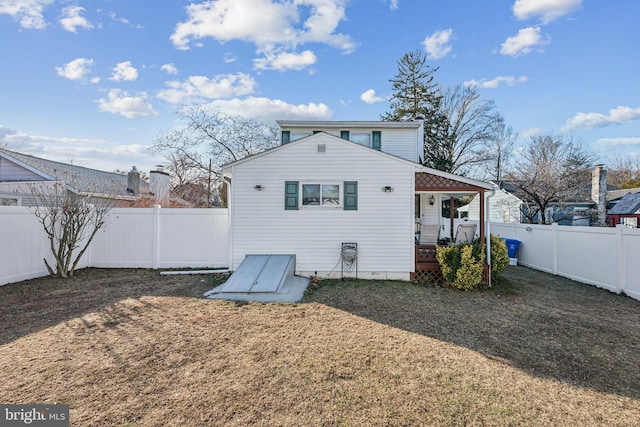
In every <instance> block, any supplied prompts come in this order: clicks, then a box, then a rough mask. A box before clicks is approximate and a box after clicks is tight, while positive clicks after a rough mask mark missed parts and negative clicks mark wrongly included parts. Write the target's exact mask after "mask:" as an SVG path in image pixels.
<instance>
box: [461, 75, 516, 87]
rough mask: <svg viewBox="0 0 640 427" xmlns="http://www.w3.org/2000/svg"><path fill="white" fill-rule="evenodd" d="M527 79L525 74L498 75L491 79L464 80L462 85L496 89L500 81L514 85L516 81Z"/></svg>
mask: <svg viewBox="0 0 640 427" xmlns="http://www.w3.org/2000/svg"><path fill="white" fill-rule="evenodd" d="M527 80H528V79H527V76H520V77H514V76H498V77H496V78H494V79H492V80H486V79H482V80H469V81H466V82H464V85H465V86H467V87H471V86H476V87H480V88H483V89H497V88H498V86H500V84H502V83H505V84H506V85H507V86H515V85H516V84H517V83H524V82H526V81H527Z"/></svg>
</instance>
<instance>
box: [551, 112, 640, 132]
mask: <svg viewBox="0 0 640 427" xmlns="http://www.w3.org/2000/svg"><path fill="white" fill-rule="evenodd" d="M639 119H640V108H631V107H626V106H619V107H616V108H613V109H611V110H609V114H602V113H577V114H576V115H575V116H573V117H572V118H570V119H569V120H567V123H566V124H565V125H564V126H563V127H562V131H563V132H564V131H568V130H572V129H593V128H601V127H605V126H609V125H612V124H623V123H627V122H631V121H634V120H639Z"/></svg>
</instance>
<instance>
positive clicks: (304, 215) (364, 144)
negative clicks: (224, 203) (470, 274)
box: [223, 120, 492, 280]
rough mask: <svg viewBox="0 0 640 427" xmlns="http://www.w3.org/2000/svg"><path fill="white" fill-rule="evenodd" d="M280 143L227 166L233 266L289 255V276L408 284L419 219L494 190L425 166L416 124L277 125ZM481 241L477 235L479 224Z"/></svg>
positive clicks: (435, 217)
mask: <svg viewBox="0 0 640 427" xmlns="http://www.w3.org/2000/svg"><path fill="white" fill-rule="evenodd" d="M277 123H278V125H279V126H280V128H281V138H282V140H281V145H279V146H278V147H276V148H273V149H270V150H267V151H265V152H263V153H260V154H257V155H253V156H250V157H247V158H244V159H242V160H238V161H235V162H233V163H229V164H227V165H225V166H224V167H223V174H224V175H225V177H226V178H227V179H228V180H229V182H230V191H229V209H230V254H229V255H230V256H229V259H230V269H232V270H235V269H236V268H237V267H238V266H239V264H240V263H241V262H242V260H243V259H244V257H245V256H246V255H247V254H294V255H296V274H298V275H302V276H309V275H315V274H317V275H318V277H340V276H341V275H342V276H343V277H344V275H345V272H344V268H345V264H344V263H345V256H344V254H345V252H344V248H345V244H346V245H347V246H346V247H347V248H353V249H355V258H354V257H353V256H352V255H354V251H351V252H349V255H350V256H349V259H348V260H346V261H348V267H349V272H348V273H349V276H350V277H352V276H355V275H356V273H357V276H358V277H359V278H381V279H400V280H410V279H412V278H415V277H416V272H417V271H418V272H419V271H420V270H421V266H420V262H419V260H417V258H416V254H417V253H418V251H417V250H416V221H417V220H419V221H421V222H423V223H433V224H441V223H443V219H442V215H441V200H444V199H445V198H452V197H459V196H461V195H465V194H480V195H481V200H484V198H485V192H487V191H489V192H490V191H491V189H492V186H491V185H490V184H488V183H485V182H480V181H476V180H473V179H469V178H465V177H461V176H456V175H452V174H449V173H445V172H441V171H438V170H434V169H430V168H427V167H424V166H422V164H421V160H422V153H423V144H422V140H423V126H422V122H421V121H411V122H381V121H288V120H281V121H278V122H277ZM478 237H480V238H483V237H484V229H483V228H482V227H480V229H479V232H478Z"/></svg>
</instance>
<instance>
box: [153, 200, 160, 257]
mask: <svg viewBox="0 0 640 427" xmlns="http://www.w3.org/2000/svg"><path fill="white" fill-rule="evenodd" d="M160 208H161V206H160V205H154V206H153V261H152V267H153V268H158V267H159V264H160Z"/></svg>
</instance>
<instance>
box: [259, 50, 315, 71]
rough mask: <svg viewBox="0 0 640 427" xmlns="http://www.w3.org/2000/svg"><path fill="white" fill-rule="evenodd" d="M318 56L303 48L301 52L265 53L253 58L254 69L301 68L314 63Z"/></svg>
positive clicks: (279, 69) (281, 69)
mask: <svg viewBox="0 0 640 427" xmlns="http://www.w3.org/2000/svg"><path fill="white" fill-rule="evenodd" d="M317 60H318V58H317V57H316V55H315V54H314V53H313V52H312V51H310V50H305V51H304V52H301V53H287V52H282V53H278V54H275V53H271V52H268V53H266V54H265V57H264V58H257V59H254V60H253V63H254V64H255V67H256V69H258V70H278V71H286V70H298V71H299V70H302V69H305V68H307V67H308V66H310V65H313V64H315V63H316V61H317Z"/></svg>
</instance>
